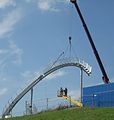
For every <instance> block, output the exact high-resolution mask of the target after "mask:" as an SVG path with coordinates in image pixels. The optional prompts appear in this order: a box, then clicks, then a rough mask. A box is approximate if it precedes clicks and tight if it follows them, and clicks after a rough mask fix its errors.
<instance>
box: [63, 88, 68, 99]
mask: <svg viewBox="0 0 114 120" xmlns="http://www.w3.org/2000/svg"><path fill="white" fill-rule="evenodd" d="M67 92H68V89H67V88H65V90H64V94H65V96H66V97H67Z"/></svg>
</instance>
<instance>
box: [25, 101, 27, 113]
mask: <svg viewBox="0 0 114 120" xmlns="http://www.w3.org/2000/svg"><path fill="white" fill-rule="evenodd" d="M25 110H26V112H25V114H26V115H27V101H25Z"/></svg>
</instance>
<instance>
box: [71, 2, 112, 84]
mask: <svg viewBox="0 0 114 120" xmlns="http://www.w3.org/2000/svg"><path fill="white" fill-rule="evenodd" d="M70 2H71V3H73V4H74V6H75V8H76V10H77V12H78V15H79V17H80V20H81V22H82V24H83V28H84V30H85V32H86V35H87V37H88V40H89V42H90V45H91V47H92V50H93V53H94V55H95V57H96V60H97V62H98V65H99V67H100V70H101V72H102V75H103V77H102V79H103V81H104V83H106V84H108V83H110V81H109V78H108V75H107V73H106V71H105V69H104V66H103V63H102V61H101V58H100V56H99V53H98V51H97V49H96V47H95V44H94V42H93V39H92V37H91V34H90V32H89V29H88V27H87V25H86V23H85V20H84V18H83V16H82V13H81V11H80V8H79V6H78V4H77V0H70Z"/></svg>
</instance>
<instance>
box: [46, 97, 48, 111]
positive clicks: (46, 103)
mask: <svg viewBox="0 0 114 120" xmlns="http://www.w3.org/2000/svg"><path fill="white" fill-rule="evenodd" d="M46 104H47V110H48V98H47V99H46Z"/></svg>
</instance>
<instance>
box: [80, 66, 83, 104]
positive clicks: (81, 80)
mask: <svg viewBox="0 0 114 120" xmlns="http://www.w3.org/2000/svg"><path fill="white" fill-rule="evenodd" d="M80 89H81V93H80V99H81V103H82V102H83V70H82V68H81V69H80Z"/></svg>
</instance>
